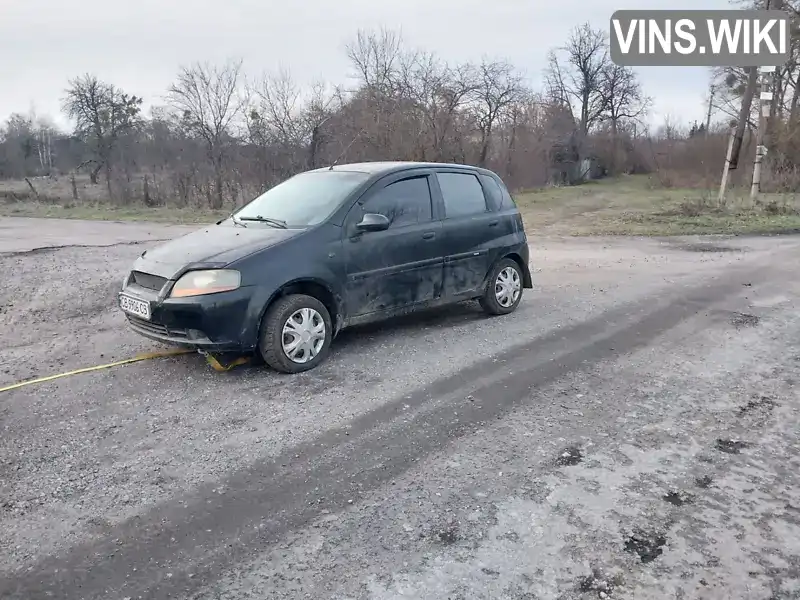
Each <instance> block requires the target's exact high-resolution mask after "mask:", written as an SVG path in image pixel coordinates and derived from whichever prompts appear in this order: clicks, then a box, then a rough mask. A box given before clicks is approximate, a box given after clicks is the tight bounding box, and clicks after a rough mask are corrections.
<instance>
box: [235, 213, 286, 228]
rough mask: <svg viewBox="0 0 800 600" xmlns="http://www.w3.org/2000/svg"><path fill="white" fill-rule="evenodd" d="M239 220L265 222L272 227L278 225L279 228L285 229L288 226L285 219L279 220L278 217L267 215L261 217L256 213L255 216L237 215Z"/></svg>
mask: <svg viewBox="0 0 800 600" xmlns="http://www.w3.org/2000/svg"><path fill="white" fill-rule="evenodd" d="M239 220H240V221H257V222H259V223H267V224H268V225H272V226H273V227H278V228H279V229H287V228H288V227H289V225H288V224H287V223H286V221H281V220H280V219H270V218H269V217H262V216H261V215H256V216H255V217H239Z"/></svg>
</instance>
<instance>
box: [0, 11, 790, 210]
mask: <svg viewBox="0 0 800 600" xmlns="http://www.w3.org/2000/svg"><path fill="white" fill-rule="evenodd" d="M793 43H795V44H796V38H795V41H793ZM346 52H347V57H348V60H349V63H350V65H351V67H352V68H353V71H354V72H355V78H354V81H353V84H352V85H350V86H341V85H340V86H331V85H329V84H327V83H326V82H318V83H316V84H314V85H311V86H309V87H307V88H303V87H301V86H299V85H298V84H297V83H296V82H295V81H294V80H293V78H292V76H291V74H290V73H289V72H288V71H280V72H278V73H272V74H267V75H264V76H262V77H259V78H255V79H253V78H250V77H248V76H247V75H246V73H245V71H244V68H243V64H242V62H241V61H230V62H227V63H225V64H220V65H213V64H206V63H196V64H193V65H189V66H185V67H182V68H181V69H180V70H179V72H178V74H177V76H176V78H175V81H174V82H173V83H172V85H171V86H170V87H169V89H168V90H166V94H165V97H164V102H163V105H160V106H155V107H153V108H152V109H151V110H150V111H149V114H147V115H145V114H144V112H143V110H142V105H143V99H142V98H141V97H140V96H138V95H136V94H135V93H132V91H130V90H123V89H121V88H119V87H118V86H117V85H115V84H114V83H112V82H107V81H101V80H100V79H98V78H97V77H95V76H93V75H91V74H87V75H82V76H79V77H76V78H74V79H71V80H70V81H69V82H68V85H67V87H66V90H65V92H64V96H63V99H62V100H63V102H62V108H63V112H64V114H65V116H66V117H68V119H69V120H70V122H71V123H72V124H73V125H74V129H73V130H72V131H69V132H63V131H59V130H57V128H55V127H53V126H52V125H51V124H49V123H48V122H47V120H46V119H41V118H38V117H37V116H36V115H23V114H15V115H13V116H12V117H11V118H10V119H9V120H8V121H7V122H6V124H5V126H4V127H3V128H2V131H1V132H0V134H1V137H0V179H22V178H33V177H37V176H39V177H41V176H47V177H50V178H59V179H61V180H65V181H70V182H71V186H69V187H66V188H65V189H68V190H70V188H71V190H70V191H69V192H68V193H69V194H70V195H71V196H72V198H73V199H74V200H76V201H80V200H81V195H82V190H83V189H85V188H86V186H94V187H96V188H102V190H103V196H104V197H105V198H106V199H107V200H109V201H111V202H114V203H117V204H121V205H124V204H129V203H144V204H147V205H150V206H158V205H172V206H203V207H208V208H212V209H221V208H223V207H232V206H234V205H237V204H241V203H243V202H246V201H247V200H249V199H251V198H252V197H254V196H255V195H256V194H258V193H259V192H260V191H262V190H264V189H267V188H268V187H270V186H272V185H275V184H276V183H278V182H279V181H281V180H283V179H285V178H286V177H289V176H291V175H293V174H294V173H297V172H299V171H303V170H306V169H311V168H317V167H320V166H327V165H329V164H332V163H334V162H339V163H341V162H357V161H365V160H417V161H443V162H457V163H468V164H476V165H481V166H486V167H489V168H491V169H493V170H495V171H496V172H498V173H499V174H500V175H501V176H503V177H504V178H505V179H506V180H507V181H508V182H509V184H510V185H511V186H512V187H514V188H533V187H538V186H543V185H547V184H570V183H576V182H578V181H581V180H583V179H585V177H586V176H588V175H595V176H596V175H601V174H612V175H613V174H621V173H659V174H661V175H660V177H661V180H662V183H664V184H665V185H666V184H668V183H669V182H668V181H667V179H669V177H672V176H673V175H674V173H682V172H683V171H686V172H692V173H694V174H695V175H697V176H701V175H702V176H709V175H710V174H711V173H716V174H718V173H719V171H720V170H721V166H722V161H723V159H724V156H723V155H724V146H725V144H726V142H725V139H726V135H727V124H726V123H722V124H719V123H716V124H713V123H711V122H710V120H709V122H708V123H702V124H700V125H698V124H695V125H694V126H693V127H692V129H689V128H680V127H675V126H674V125H671V124H670V123H669V122H666V123H665V124H664V126H663V127H661V128H660V129H659V131H657V132H651V131H649V130H648V128H647V127H646V126H645V119H646V117H647V115H648V111H649V110H650V107H651V104H652V100H651V99H650V98H649V97H648V96H647V95H646V94H645V92H644V90H643V89H642V86H641V83H640V82H639V80H638V79H637V76H636V74H635V72H634V71H633V70H631V69H629V68H627V67H620V66H618V65H615V64H614V63H612V62H611V60H610V53H609V44H608V37H607V34H606V33H605V32H603V31H601V30H596V29H593V28H592V27H590V25H589V24H584V25H581V26H578V27H576V28H575V29H574V30H573V31H572V32H571V35H570V37H569V39H568V40H567V42H566V43H565V44H564V45H563V46H561V47H559V48H554V49H553V50H552V51H551V52H550V53H549V54H548V57H547V68H546V72H545V76H544V85H543V87H542V89H538V90H535V89H533V88H532V87H531V86H530V85H528V84H527V83H526V79H525V76H524V74H523V73H522V72H521V71H520V70H518V69H517V68H516V67H515V66H514V65H512V64H510V63H509V62H507V61H505V60H500V59H495V60H492V59H484V60H482V61H480V62H478V63H456V64H452V63H448V62H446V61H444V60H442V59H441V58H440V57H438V56H437V55H436V54H434V53H432V52H429V51H425V50H418V49H412V48H408V47H407V46H406V45H405V44H404V43H403V40H402V39H401V37H400V35H399V34H398V33H396V32H393V31H391V30H385V29H384V30H379V31H359V32H358V33H357V34H356V35H355V36H354V39H353V40H352V41H351V43H349V44H348V45H347V46H346ZM798 64H800V63H798V62H797V61H793V62H792V63H791V64H789V65H787V66H786V67H785V68H783V69H781V70H779V72H778V73H776V79H779V80H780V84H779V85H780V86H781V87H780V90H781V91H780V93H779V94H778V98H779V100H778V101H777V102H776V103H775V107H774V113H775V114H774V115H773V117H774V119H771V122H772V123H773V127H774V131H775V139H776V140H777V142H776V143H777V144H778V145H779V150H778V151H776V152H775V153H774V154H773V155H772V156H773V157H774V158H775V160H774V161H773V162H772V163H771V164H772V165H773V166H774V165H777V166H778V167H781V168H783V169H784V170H788V169H789V167H788V165H789V164H790V162H789V161H790V159H794V158H797V157H798V153H800V147H797V145H798V141H797V140H796V135H795V133H796V132H797V131H800V130H798V128H797V127H796V123H797V119H798V115H797V94H798V93H797V89H798V85H797V82H798V70H799V69H798ZM744 76H745V74H744V72H743V71H742V70H737V69H726V70H720V71H717V72H714V73H713V74H712V84H713V86H714V87H713V88H712V89H713V90H714V96H713V99H712V101H713V106H712V108H714V112H715V113H719V112H720V111H721V113H720V114H723V115H724V114H726V113H730V112H731V110H732V108H733V107H735V104H736V100H737V94H741V81H742V78H743V77H744ZM756 104H757V103H756ZM755 110H757V106H754V111H755ZM709 114H710V113H709ZM701 125H702V128H701ZM756 126H757V115H756V116H755V118H754V119H753V122H752V123H750V128H751V129H752V128H753V127H756ZM792 164H793V163H792ZM670 173H672V174H673V175H669V174H670ZM665 174H667V175H669V176H667V175H665ZM76 180H78V181H84V180H85V181H86V183H85V184H84V187H83V188H81V189H80V190H79V186H78V185H77V184H76ZM29 183H30V180H29ZM30 185H31V187H32V188H33V186H34V184H33V183H30ZM40 199H41V198H40ZM53 200H57V199H53Z"/></svg>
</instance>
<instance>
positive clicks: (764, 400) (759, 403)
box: [736, 396, 778, 417]
mask: <svg viewBox="0 0 800 600" xmlns="http://www.w3.org/2000/svg"><path fill="white" fill-rule="evenodd" d="M776 406H778V403H777V402H775V401H774V400H773V399H772V398H770V397H768V396H754V397H753V398H752V400H750V401H748V402H747V404H745V405H744V406H742V407H741V408H740V409H739V410H738V411H737V412H736V414H737V415H739V416H740V417H743V416H745V415H747V414H749V413H753V412H761V411H764V412H769V411H771V410H772V409H773V408H775V407H776Z"/></svg>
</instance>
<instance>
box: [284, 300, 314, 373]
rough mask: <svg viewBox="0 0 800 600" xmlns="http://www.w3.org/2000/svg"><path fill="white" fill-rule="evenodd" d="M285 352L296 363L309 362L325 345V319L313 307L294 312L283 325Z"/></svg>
mask: <svg viewBox="0 0 800 600" xmlns="http://www.w3.org/2000/svg"><path fill="white" fill-rule="evenodd" d="M281 344H282V346H283V353H284V354H286V356H287V357H288V358H289V360H291V361H292V362H295V363H299V364H302V363H307V362H308V361H310V360H312V359H313V358H314V357H315V356H316V355H317V354H319V353H320V351H321V350H322V347H323V346H324V345H325V320H324V319H323V318H322V315H320V314H319V313H318V312H317V311H316V310H314V309H313V308H301V309H299V310H296V311H295V312H293V313H292V315H291V316H290V317H289V318H288V319H286V323H284V325H283V339H282V341H281Z"/></svg>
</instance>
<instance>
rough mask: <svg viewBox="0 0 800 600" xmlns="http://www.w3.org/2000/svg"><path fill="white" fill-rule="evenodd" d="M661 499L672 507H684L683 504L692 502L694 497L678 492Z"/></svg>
mask: <svg viewBox="0 0 800 600" xmlns="http://www.w3.org/2000/svg"><path fill="white" fill-rule="evenodd" d="M662 498H663V500H664V502H669V503H670V504H672V505H673V506H684V505H685V504H691V503H692V502H694V497H693V496H692V495H691V494H689V493H687V492H683V491H680V490H678V491H672V492H669V493H668V494H665V495H664V496H663V497H662Z"/></svg>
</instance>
